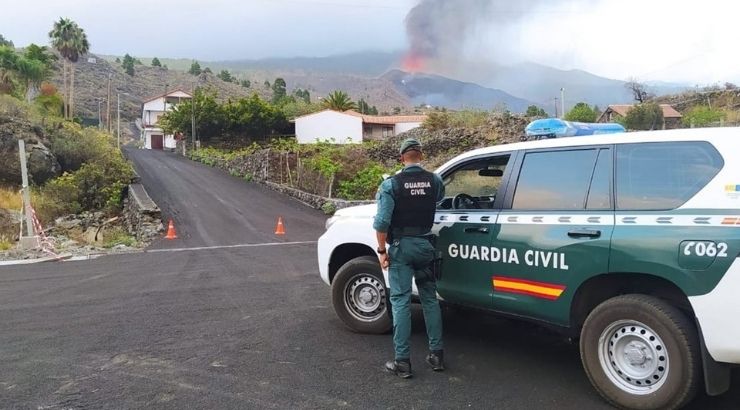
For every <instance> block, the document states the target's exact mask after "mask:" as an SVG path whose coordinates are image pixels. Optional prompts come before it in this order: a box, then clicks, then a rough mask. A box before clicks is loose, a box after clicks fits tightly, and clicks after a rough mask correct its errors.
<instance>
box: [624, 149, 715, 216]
mask: <svg viewBox="0 0 740 410" xmlns="http://www.w3.org/2000/svg"><path fill="white" fill-rule="evenodd" d="M723 165H724V161H723V160H722V157H721V156H720V155H719V153H718V152H717V150H716V149H715V148H714V147H713V146H712V145H711V144H709V143H707V142H650V143H640V144H618V145H617V158H616V177H617V178H616V184H617V195H616V197H617V209H621V210H658V209H673V208H677V207H679V206H681V205H683V204H684V203H685V202H686V201H688V200H689V199H690V198H691V197H692V196H694V195H695V194H696V193H697V192H699V190H701V189H702V188H703V187H704V186H705V185H706V184H707V183H708V182H709V181H711V180H712V178H714V176H715V175H717V173H718V172H719V171H720V169H722V166H723Z"/></svg>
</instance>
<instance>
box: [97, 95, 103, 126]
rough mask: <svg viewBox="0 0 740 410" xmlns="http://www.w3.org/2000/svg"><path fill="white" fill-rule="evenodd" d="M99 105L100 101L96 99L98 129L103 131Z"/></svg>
mask: <svg viewBox="0 0 740 410" xmlns="http://www.w3.org/2000/svg"><path fill="white" fill-rule="evenodd" d="M100 103H101V100H100V99H98V129H99V130H102V129H103V121H102V118H100Z"/></svg>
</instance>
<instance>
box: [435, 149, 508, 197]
mask: <svg viewBox="0 0 740 410" xmlns="http://www.w3.org/2000/svg"><path fill="white" fill-rule="evenodd" d="M510 157H511V156H510V155H509V154H506V155H497V156H493V157H489V158H485V159H480V160H475V161H471V162H469V163H466V164H464V165H463V166H461V167H459V168H456V169H454V170H453V171H452V172H451V173H449V174H446V175H445V176H444V177H443V182H444V184H445V198H447V199H448V201H443V202H442V203H440V207H441V208H451V207H452V206H451V199H453V198H454V197H456V196H458V195H461V194H463V195H468V196H470V197H472V198H474V200H475V201H476V202H477V203H478V205H479V208H483V209H485V208H492V207H493V202H494V200H495V198H496V196H497V194H498V192H499V189H500V188H501V183H502V181H503V175H504V172H505V170H506V166H507V165H508V164H509V158H510ZM446 202H450V203H446ZM467 208H474V207H473V206H468V207H467Z"/></svg>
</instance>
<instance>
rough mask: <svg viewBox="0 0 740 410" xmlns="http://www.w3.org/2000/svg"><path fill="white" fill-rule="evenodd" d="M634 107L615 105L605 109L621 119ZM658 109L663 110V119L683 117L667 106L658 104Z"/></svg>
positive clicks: (631, 105) (630, 105)
mask: <svg viewBox="0 0 740 410" xmlns="http://www.w3.org/2000/svg"><path fill="white" fill-rule="evenodd" d="M632 107H634V105H633V104H615V105H610V106H608V107H607V110H612V111H614V112H615V113H617V114H619V115H621V116H622V117H624V116H626V115H627V113H628V112H629V110H631V109H632ZM660 108H662V109H663V118H681V117H683V116H682V115H681V113H680V112H678V111H676V109H675V108H673V107H672V106H671V105H669V104H660Z"/></svg>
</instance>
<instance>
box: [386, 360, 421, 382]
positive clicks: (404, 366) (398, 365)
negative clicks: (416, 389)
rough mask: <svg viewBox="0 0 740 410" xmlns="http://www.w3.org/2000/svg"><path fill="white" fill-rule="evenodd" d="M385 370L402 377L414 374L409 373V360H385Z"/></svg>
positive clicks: (405, 377)
mask: <svg viewBox="0 0 740 410" xmlns="http://www.w3.org/2000/svg"><path fill="white" fill-rule="evenodd" d="M385 370H387V371H388V372H390V373H393V374H395V375H396V376H398V377H400V378H402V379H408V378H410V377H411V376H413V375H414V374H413V373H411V362H410V361H409V360H391V361H389V362H386V363H385Z"/></svg>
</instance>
